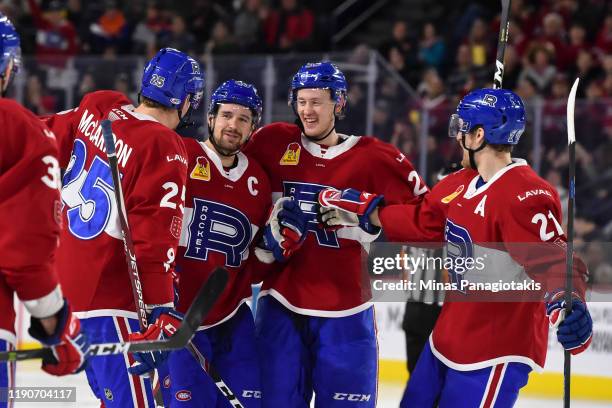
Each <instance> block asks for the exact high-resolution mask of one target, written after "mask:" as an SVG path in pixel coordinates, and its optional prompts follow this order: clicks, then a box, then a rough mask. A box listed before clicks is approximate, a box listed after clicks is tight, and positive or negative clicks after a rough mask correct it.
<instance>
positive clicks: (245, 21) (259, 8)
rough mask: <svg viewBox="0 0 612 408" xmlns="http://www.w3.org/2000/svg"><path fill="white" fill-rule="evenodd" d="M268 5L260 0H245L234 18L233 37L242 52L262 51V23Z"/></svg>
mask: <svg viewBox="0 0 612 408" xmlns="http://www.w3.org/2000/svg"><path fill="white" fill-rule="evenodd" d="M267 15H268V6H267V5H264V4H263V3H262V0H246V1H244V3H243V5H242V8H241V10H240V12H239V13H238V15H237V16H236V19H235V20H234V37H236V41H237V42H238V46H239V47H240V49H241V51H242V52H260V51H263V47H262V42H263V25H264V21H265V20H266V17H267Z"/></svg>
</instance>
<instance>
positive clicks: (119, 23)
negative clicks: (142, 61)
mask: <svg viewBox="0 0 612 408" xmlns="http://www.w3.org/2000/svg"><path fill="white" fill-rule="evenodd" d="M89 30H90V33H91V38H92V41H91V44H92V48H91V51H92V52H94V53H96V54H101V53H102V52H104V50H105V49H106V47H107V46H114V47H117V48H118V49H120V50H123V51H127V50H129V46H130V35H131V33H130V30H129V26H128V23H127V20H126V18H125V15H124V14H123V11H122V10H121V9H120V8H119V4H118V3H117V1H116V0H107V1H106V7H105V9H104V12H103V13H102V15H101V16H100V17H99V18H98V19H97V20H96V21H94V22H92V23H91V25H90V26H89Z"/></svg>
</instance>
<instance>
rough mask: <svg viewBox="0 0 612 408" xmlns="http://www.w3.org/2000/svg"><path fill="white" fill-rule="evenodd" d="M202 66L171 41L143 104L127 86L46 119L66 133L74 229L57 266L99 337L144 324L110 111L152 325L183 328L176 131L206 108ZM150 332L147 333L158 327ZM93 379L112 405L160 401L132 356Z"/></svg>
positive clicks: (65, 236) (182, 157)
mask: <svg viewBox="0 0 612 408" xmlns="http://www.w3.org/2000/svg"><path fill="white" fill-rule="evenodd" d="M203 86H204V77H203V74H202V73H201V71H200V67H199V64H198V63H197V62H196V61H195V60H194V59H193V58H191V57H189V56H188V55H186V54H184V53H183V52H180V51H178V50H175V49H172V48H165V49H162V50H160V51H159V52H158V53H157V54H156V55H155V56H154V57H153V59H152V60H151V61H150V62H149V63H148V64H147V65H146V67H145V69H144V73H143V77H142V86H141V90H140V99H141V103H140V104H139V105H138V107H136V108H134V107H133V106H132V105H131V103H130V101H129V100H128V99H127V98H126V97H125V96H124V95H123V94H121V93H118V92H114V91H98V92H93V93H90V94H87V95H85V97H84V98H83V100H82V101H81V103H80V104H79V106H78V107H77V108H75V109H73V110H70V111H66V112H61V113H59V114H56V115H53V116H52V117H50V118H48V119H47V123H48V124H49V125H50V127H51V129H53V131H54V132H55V133H56V135H57V137H58V139H59V141H60V157H59V165H60V167H62V168H66V169H67V170H66V173H65V175H64V178H63V180H62V185H63V187H62V201H63V203H64V208H63V211H62V215H63V219H64V223H65V226H66V227H65V228H64V230H63V231H62V236H61V238H62V242H61V246H60V248H59V251H58V271H59V274H60V281H61V282H62V285H63V287H64V288H65V291H66V293H67V294H68V295H69V296H72V299H74V308H75V310H76V311H77V312H78V313H77V314H78V315H79V316H80V317H81V318H82V320H83V326H84V327H85V330H87V332H88V333H90V335H91V337H92V342H96V343H98V342H116V341H127V340H128V336H129V335H130V333H132V332H137V331H138V330H139V329H138V318H137V315H136V313H135V310H136V308H135V304H134V302H135V299H134V298H133V296H132V291H131V290H130V288H131V285H130V279H129V273H128V268H127V264H126V261H125V255H124V249H123V242H122V236H121V229H120V225H119V218H118V216H117V206H116V201H115V198H114V192H113V188H112V187H111V186H112V178H111V173H110V168H109V165H108V164H107V161H106V154H105V149H104V141H103V137H102V131H101V127H100V122H101V120H103V119H107V118H108V119H110V120H111V121H112V122H113V124H112V127H113V132H114V134H115V137H116V142H115V146H116V149H117V158H118V163H119V172H120V173H121V176H122V188H123V193H124V197H125V205H126V211H127V220H128V223H129V226H130V228H131V233H132V237H133V240H134V247H135V252H136V254H135V255H136V259H137V260H138V269H139V271H140V280H141V282H142V294H143V301H144V306H145V308H146V310H147V312H148V313H149V314H150V317H149V319H150V323H151V324H150V326H149V330H151V331H155V330H157V333H158V335H159V333H160V331H161V329H160V327H167V326H168V325H170V326H177V325H179V324H180V318H179V317H178V316H177V315H175V314H173V313H172V312H169V309H166V308H167V307H169V308H171V307H172V306H173V298H174V292H173V270H174V260H175V257H176V251H177V245H178V240H179V235H180V230H181V220H182V216H183V200H184V194H185V179H186V176H187V152H186V150H185V146H184V144H183V141H182V139H181V137H180V136H179V135H178V134H177V133H176V132H175V131H174V129H176V128H177V127H178V126H181V125H183V124H185V123H186V122H187V120H188V118H189V115H190V112H191V110H193V109H197V107H198V105H199V103H200V100H201V95H202V90H203ZM150 333H151V332H147V335H149V336H150V335H151V334H150ZM90 361H91V364H90V365H89V367H88V369H87V377H88V380H89V383H90V385H91V387H92V390H93V391H94V393H95V394H96V396H97V397H98V398H99V399H100V400H101V401H102V402H103V404H104V405H105V406H106V407H128V406H137V407H146V406H150V407H153V406H154V401H153V398H152V393H151V387H150V381H149V379H148V378H147V379H143V378H141V377H139V376H136V375H128V373H127V370H126V368H127V367H129V366H130V365H131V364H133V362H134V361H133V356H131V355H130V356H122V355H119V356H112V357H96V358H92V359H91V360H90Z"/></svg>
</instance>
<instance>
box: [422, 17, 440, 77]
mask: <svg viewBox="0 0 612 408" xmlns="http://www.w3.org/2000/svg"><path fill="white" fill-rule="evenodd" d="M445 52H446V46H445V45H444V40H443V39H442V38H440V36H438V32H437V30H436V26H435V25H434V24H433V23H431V22H427V23H425V25H424V26H423V33H422V35H421V42H420V43H419V60H420V61H421V63H422V64H423V65H425V66H426V67H432V68H435V69H436V70H437V71H438V72H442V66H443V64H444V57H445Z"/></svg>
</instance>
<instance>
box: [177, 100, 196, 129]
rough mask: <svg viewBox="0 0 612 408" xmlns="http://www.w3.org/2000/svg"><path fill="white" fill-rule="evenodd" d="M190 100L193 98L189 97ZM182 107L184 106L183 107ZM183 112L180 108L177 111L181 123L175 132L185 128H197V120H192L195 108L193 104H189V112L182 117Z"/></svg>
mask: <svg viewBox="0 0 612 408" xmlns="http://www.w3.org/2000/svg"><path fill="white" fill-rule="evenodd" d="M189 98H190V99H191V96H189ZM181 107H182V105H181ZM181 111H182V109H181V108H179V109H177V110H176V113H177V115H178V118H179V123H178V125H177V126H176V129H175V130H179V129H184V128H188V127H191V126H195V120H191V112H193V106H192V105H191V104H189V109H187V112H186V113H185V115H181Z"/></svg>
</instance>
